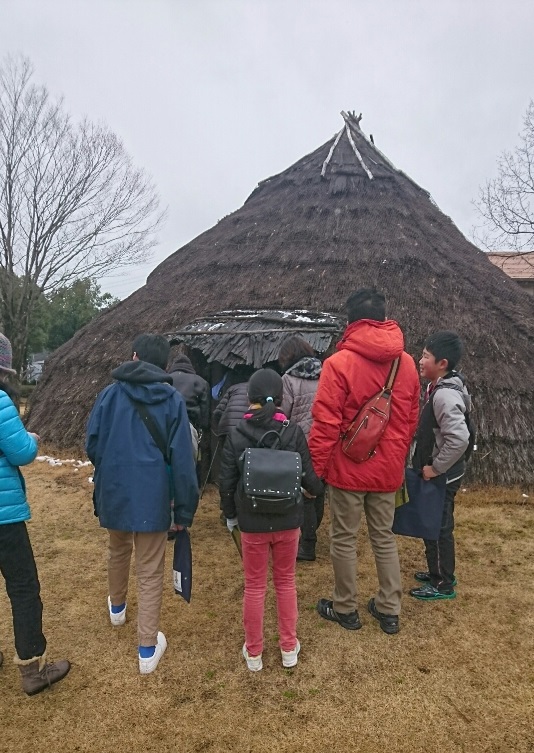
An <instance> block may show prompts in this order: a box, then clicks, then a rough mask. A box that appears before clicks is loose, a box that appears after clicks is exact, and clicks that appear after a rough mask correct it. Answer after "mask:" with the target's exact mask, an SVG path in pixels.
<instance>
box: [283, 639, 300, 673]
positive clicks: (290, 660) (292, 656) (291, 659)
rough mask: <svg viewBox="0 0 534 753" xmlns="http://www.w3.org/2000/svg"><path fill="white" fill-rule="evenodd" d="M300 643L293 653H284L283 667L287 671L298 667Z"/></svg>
mask: <svg viewBox="0 0 534 753" xmlns="http://www.w3.org/2000/svg"><path fill="white" fill-rule="evenodd" d="M299 653H300V642H299V641H297V645H296V647H295V648H294V650H293V651H282V665H283V666H284V667H285V668H286V669H291V667H296V666H297V662H298V660H299Z"/></svg>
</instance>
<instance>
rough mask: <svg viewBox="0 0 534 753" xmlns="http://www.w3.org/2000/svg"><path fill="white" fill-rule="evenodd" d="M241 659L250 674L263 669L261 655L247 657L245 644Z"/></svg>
mask: <svg viewBox="0 0 534 753" xmlns="http://www.w3.org/2000/svg"><path fill="white" fill-rule="evenodd" d="M243 658H244V660H245V661H246V663H247V667H248V668H249V669H250V671H251V672H259V671H260V670H262V669H263V661H262V658H261V654H260V655H259V656H249V653H248V651H247V645H246V643H244V644H243Z"/></svg>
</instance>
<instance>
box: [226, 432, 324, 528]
mask: <svg viewBox="0 0 534 753" xmlns="http://www.w3.org/2000/svg"><path fill="white" fill-rule="evenodd" d="M270 429H274V430H275V431H280V430H281V429H282V422H281V421H278V420H275V419H271V420H269V421H268V423H267V424H265V425H264V426H258V425H257V424H253V423H251V422H250V421H247V420H246V419H242V420H241V421H240V422H239V424H238V425H237V426H236V427H235V428H234V429H232V431H231V432H230V434H229V435H228V437H227V439H226V442H225V444H224V449H223V454H222V459H221V470H220V474H219V490H220V493H221V506H222V509H223V512H224V514H225V516H226V517H227V518H235V517H237V519H238V521H239V527H240V529H241V530H242V531H245V532H247V533H268V532H270V531H287V530H290V529H291V528H299V527H300V526H301V525H302V522H303V511H304V504H312V503H313V500H307V499H305V500H304V501H303V499H302V498H301V499H300V501H299V503H298V504H297V505H295V507H294V508H293V510H292V511H291V513H289V514H288V515H280V516H279V515H276V516H269V515H260V514H258V513H257V512H254V511H253V509H252V504H251V501H250V499H249V498H248V497H247V496H246V495H245V494H244V490H243V485H242V483H241V463H240V462H239V458H240V457H241V455H242V453H243V451H244V450H246V448H247V447H255V446H256V443H257V442H258V441H259V440H260V439H261V437H262V436H263V435H264V434H265V432H266V431H269V430H270ZM247 435H248V436H247ZM250 437H253V440H251V438H250ZM269 440H272V441H275V437H274V436H272V435H271V437H269V439H268V440H266V445H269V444H270V442H269ZM280 449H282V450H291V451H293V452H298V453H300V456H301V458H302V469H303V477H302V486H303V487H304V489H306V491H308V492H310V494H313V495H314V496H316V495H318V494H322V492H323V484H322V481H321V480H320V479H319V478H317V476H316V475H315V472H314V470H313V466H312V462H311V457H310V451H309V450H308V444H307V442H306V438H305V437H304V432H303V431H302V429H301V428H300V426H298V425H297V424H292V423H290V424H289V426H287V428H286V429H285V431H284V433H283V434H282V442H281V448H280Z"/></svg>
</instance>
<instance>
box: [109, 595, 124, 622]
mask: <svg viewBox="0 0 534 753" xmlns="http://www.w3.org/2000/svg"><path fill="white" fill-rule="evenodd" d="M127 607H128V604H125V605H124V609H123V610H122V612H112V611H111V598H110V597H109V596H108V612H109V620H110V622H111V624H112V625H113V626H114V627H118V626H119V625H124V623H125V622H126V609H127Z"/></svg>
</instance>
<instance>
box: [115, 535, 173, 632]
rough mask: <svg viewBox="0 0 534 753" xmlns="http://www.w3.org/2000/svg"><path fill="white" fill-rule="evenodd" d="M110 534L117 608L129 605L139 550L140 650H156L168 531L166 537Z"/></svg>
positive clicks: (138, 611) (138, 610)
mask: <svg viewBox="0 0 534 753" xmlns="http://www.w3.org/2000/svg"><path fill="white" fill-rule="evenodd" d="M108 533H109V557H108V583H109V597H110V599H111V603H112V604H113V606H120V605H121V604H124V602H125V601H126V595H127V593H128V577H129V575H130V560H131V558H132V550H133V548H134V546H135V570H136V575H137V600H138V609H137V631H138V636H139V645H140V646H155V645H156V643H157V636H158V630H159V616H160V612H161V598H162V594H163V575H164V569H165V549H166V545H167V531H164V532H163V533H161V532H158V533H132V532H130V531H114V530H111V529H108Z"/></svg>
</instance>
